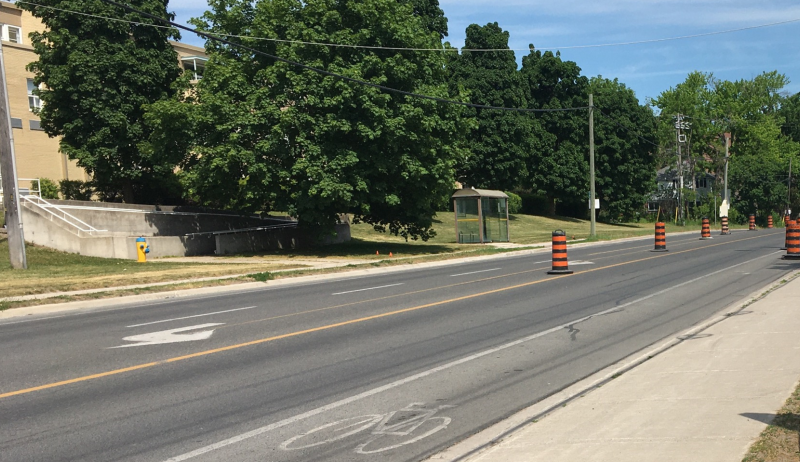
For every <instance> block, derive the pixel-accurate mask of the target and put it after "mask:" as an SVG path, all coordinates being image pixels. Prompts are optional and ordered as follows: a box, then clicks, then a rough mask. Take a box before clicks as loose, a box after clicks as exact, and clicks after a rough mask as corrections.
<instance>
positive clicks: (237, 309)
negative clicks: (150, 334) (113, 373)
mask: <svg viewBox="0 0 800 462" xmlns="http://www.w3.org/2000/svg"><path fill="white" fill-rule="evenodd" d="M253 308H258V307H257V306H246V307H244V308H234V309H232V310H225V311H215V312H213V313H204V314H194V315H192V316H184V317H182V318H172V319H162V320H161V321H153V322H144V323H142V324H133V325H130V326H125V327H142V326H149V325H150V324H160V323H162V322H172V321H181V320H183V319H191V318H199V317H201V316H211V315H214V314H222V313H232V312H234V311H242V310H252V309H253Z"/></svg>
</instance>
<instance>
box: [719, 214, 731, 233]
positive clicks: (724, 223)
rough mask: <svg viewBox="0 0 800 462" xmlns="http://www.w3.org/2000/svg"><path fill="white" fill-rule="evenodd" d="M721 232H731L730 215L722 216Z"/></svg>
mask: <svg viewBox="0 0 800 462" xmlns="http://www.w3.org/2000/svg"><path fill="white" fill-rule="evenodd" d="M720 234H730V231H729V230H728V217H722V232H721V233H720Z"/></svg>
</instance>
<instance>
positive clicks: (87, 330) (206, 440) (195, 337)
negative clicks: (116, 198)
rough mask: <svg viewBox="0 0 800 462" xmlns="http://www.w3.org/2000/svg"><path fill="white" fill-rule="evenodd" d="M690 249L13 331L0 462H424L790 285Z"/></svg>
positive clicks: (334, 287) (275, 293) (700, 248)
mask: <svg viewBox="0 0 800 462" xmlns="http://www.w3.org/2000/svg"><path fill="white" fill-rule="evenodd" d="M698 234H699V233H698ZM698 234H692V235H679V236H667V246H668V248H669V252H666V253H653V252H650V250H651V249H652V248H653V243H652V239H650V240H646V241H645V240H637V241H627V242H618V243H611V244H604V245H596V246H585V247H578V248H574V247H571V248H570V250H569V257H570V269H573V270H574V271H575V273H574V274H572V275H558V276H553V275H548V274H546V271H547V270H548V269H550V261H549V254H544V253H539V254H533V255H527V256H522V257H507V256H506V257H497V258H490V259H485V260H481V261H480V262H470V263H459V264H453V265H449V266H442V267H437V268H427V269H410V270H408V271H403V272H394V273H388V274H376V275H373V276H368V277H347V276H342V278H341V279H338V280H333V281H330V280H329V281H322V282H317V283H303V284H297V285H290V286H284V287H281V288H276V289H270V288H266V289H264V290H255V291H248V292H241V293H234V294H230V293H229V294H226V295H224V296H212V297H202V298H201V297H198V298H193V299H182V300H179V301H167V302H161V303H150V304H143V305H137V306H126V307H117V306H114V301H113V300H111V301H109V305H108V307H107V308H103V309H99V310H95V311H92V312H88V313H73V314H67V315H59V316H57V317H49V318H48V317H42V318H35V317H34V318H30V319H29V318H25V319H19V318H17V319H11V320H8V321H5V322H2V323H0V461H47V462H52V461H77V460H81V461H117V460H125V461H128V460H130V461H166V460H174V461H177V460H192V461H217V460H232V461H234V460H235V461H351V460H353V461H372V460H382V461H383V460H385V461H410V460H420V459H422V458H424V457H426V456H427V455H430V454H432V453H435V452H437V451H438V450H441V449H443V448H445V447H447V446H449V445H451V444H453V443H456V442H458V441H460V440H462V439H464V438H465V437H467V436H469V435H471V434H473V433H475V432H477V431H479V430H481V429H483V428H485V427H487V426H489V425H491V424H493V423H495V422H497V421H499V420H501V419H503V418H505V417H507V416H509V415H511V414H513V413H514V412H516V411H518V410H520V409H522V408H524V407H527V406H529V405H531V404H533V403H535V402H537V401H539V400H541V399H543V398H544V397H547V396H549V395H551V394H553V393H555V392H557V391H559V390H561V389H563V388H565V387H566V386H568V385H570V384H572V383H574V382H576V381H578V380H580V379H582V378H584V377H586V376H588V375H590V374H592V373H593V372H595V371H598V370H600V369H602V368H604V367H606V366H608V365H609V364H613V363H614V362H616V361H619V360H620V359H622V358H625V357H626V356H629V355H630V354H632V353H634V352H636V351H638V350H640V349H642V348H645V347H647V346H649V345H652V344H653V343H655V342H658V341H659V340H662V339H664V338H666V337H669V336H671V335H674V334H675V333H677V332H680V331H682V330H685V329H686V328H688V327H690V326H692V325H694V324H696V323H698V322H700V321H702V320H704V319H706V318H708V317H710V316H711V315H713V314H714V313H715V312H718V311H719V310H721V309H722V308H724V307H726V306H727V305H729V304H731V303H733V302H736V301H738V300H740V299H742V298H743V297H745V296H746V295H748V294H750V293H752V292H753V291H754V290H757V289H759V288H761V287H763V286H765V285H766V284H768V283H771V282H773V281H775V280H777V279H779V278H781V277H782V276H784V275H785V274H787V273H788V272H790V271H791V270H793V269H797V268H798V263H791V262H787V261H783V260H781V259H780V255H781V254H782V253H783V252H781V251H780V250H779V248H780V247H781V246H782V245H783V239H784V232H783V230H782V229H780V230H778V229H776V230H760V231H757V232H748V231H734V234H733V235H729V236H719V235H717V233H714V234H712V235H713V236H714V239H713V240H705V241H703V240H699V239H698V237H699V236H698ZM643 393H646V390H644V391H643Z"/></svg>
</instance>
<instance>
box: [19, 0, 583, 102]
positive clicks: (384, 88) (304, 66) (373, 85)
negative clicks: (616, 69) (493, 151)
mask: <svg viewBox="0 0 800 462" xmlns="http://www.w3.org/2000/svg"><path fill="white" fill-rule="evenodd" d="M101 1H102V2H103V3H107V4H109V5H114V6H116V7H119V8H122V9H124V10H127V11H129V12H131V13H135V14H138V15H141V16H144V17H146V18H150V19H155V20H158V21H161V22H164V23H167V24H169V25H170V26H172V27H175V28H178V29H183V30H185V31H189V32H192V33H194V34H197V35H199V36H200V37H204V38H206V39H208V40H213V41H217V42H222V43H224V44H226V45H229V46H232V47H236V48H240V49H242V50H246V51H249V52H250V53H255V54H258V55H262V56H266V57H267V58H271V59H274V60H276V61H280V62H282V63H286V64H290V65H292V66H296V67H299V68H302V69H306V70H309V71H312V72H316V73H318V74H322V75H328V76H331V77H336V78H338V79H341V80H344V81H346V82H352V83H357V84H359V85H364V86H367V87H371V88H376V89H379V90H382V91H385V92H389V93H396V94H399V95H404V96H410V97H413V98H419V99H425V100H429V101H436V102H439V103H446V104H454V105H458V106H465V107H471V108H476V109H491V110H498V111H508V112H571V111H582V110H584V109H588V108H589V107H588V106H583V107H570V108H553V109H529V108H512V107H502V106H488V105H483V104H474V103H465V102H463V101H455V100H450V99H445V98H439V97H436V96H429V95H422V94H419V93H412V92H409V91H405V90H399V89H397V88H391V87H387V86H384V85H379V84H376V83H371V82H367V81H365V80H360V79H354V78H352V77H347V76H344V75H341V74H337V73H335V72H330V71H326V70H324V69H319V68H316V67H313V66H309V65H307V64H303V63H299V62H297V61H292V60H290V59H286V58H281V57H280V56H275V55H271V54H269V53H265V52H263V51H261V50H256V49H255V48H250V47H248V46H246V45H242V44H240V43H234V42H231V41H229V40H226V39H224V38H220V37H217V36H215V35H212V34H209V33H207V32H201V31H199V30H197V29H192V28H191V27H187V26H184V25H181V24H178V23H175V22H172V21H169V20H166V19H164V18H161V17H158V16H156V15H153V14H150V13H147V12H144V11H140V10H137V9H135V8H132V7H130V6H128V5H123V4H121V3H117V2H115V1H113V0H101ZM26 3H29V4H32V5H38V4H36V3H30V2H26ZM38 6H41V5H38Z"/></svg>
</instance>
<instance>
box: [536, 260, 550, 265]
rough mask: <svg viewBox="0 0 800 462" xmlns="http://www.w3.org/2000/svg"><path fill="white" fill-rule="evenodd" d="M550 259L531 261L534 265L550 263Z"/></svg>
mask: <svg viewBox="0 0 800 462" xmlns="http://www.w3.org/2000/svg"><path fill="white" fill-rule="evenodd" d="M551 261H552V260H543V261H535V262H533V264H534V265H538V264H540V263H550V262H551Z"/></svg>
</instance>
